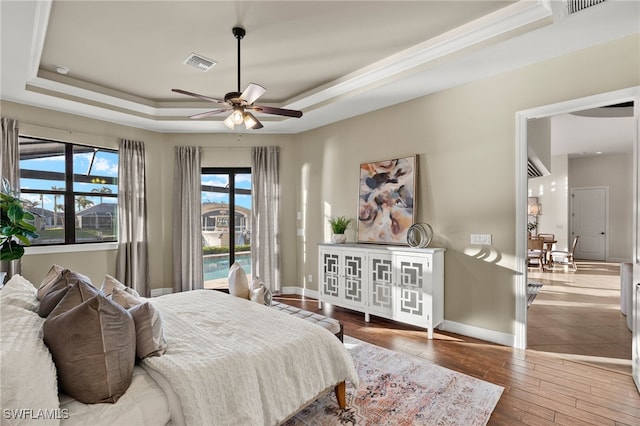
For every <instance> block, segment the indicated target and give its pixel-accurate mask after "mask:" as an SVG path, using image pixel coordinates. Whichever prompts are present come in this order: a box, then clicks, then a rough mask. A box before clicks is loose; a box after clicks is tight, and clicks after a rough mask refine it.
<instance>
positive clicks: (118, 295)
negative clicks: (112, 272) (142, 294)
mask: <svg viewBox="0 0 640 426" xmlns="http://www.w3.org/2000/svg"><path fill="white" fill-rule="evenodd" d="M111 300H113V301H114V302H116V303H117V304H118V305H120V306H122V307H123V308H125V309H129V308H132V307H134V306H136V305H140V304H142V303H144V302H145V301H144V300H142V299H141V298H139V297H135V296H134V295H133V294H131V293H129V292H127V291H125V290H120V289H118V288H114V289H113V291H112V293H111Z"/></svg>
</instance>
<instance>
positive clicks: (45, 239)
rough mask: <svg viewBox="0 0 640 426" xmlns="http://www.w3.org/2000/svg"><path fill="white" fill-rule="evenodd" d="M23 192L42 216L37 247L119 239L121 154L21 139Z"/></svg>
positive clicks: (38, 221)
mask: <svg viewBox="0 0 640 426" xmlns="http://www.w3.org/2000/svg"><path fill="white" fill-rule="evenodd" d="M19 149H20V192H21V198H22V199H24V200H26V201H27V210H28V211H30V212H31V213H33V215H34V216H35V217H36V219H35V226H36V228H37V229H38V234H39V237H38V238H37V239H36V240H34V241H32V244H33V245H50V244H76V243H95V242H104V241H117V238H118V218H117V216H118V214H117V206H118V152H117V151H115V150H111V149H104V148H96V147H90V146H84V145H78V144H72V143H65V142H57V141H51V140H44V139H36V138H30V137H25V136H20V138H19Z"/></svg>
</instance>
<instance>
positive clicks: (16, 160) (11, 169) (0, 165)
mask: <svg viewBox="0 0 640 426" xmlns="http://www.w3.org/2000/svg"><path fill="white" fill-rule="evenodd" d="M1 121H2V141H1V142H0V182H1V181H2V178H3V177H4V178H6V179H7V180H8V181H9V185H11V189H14V190H19V189H20V153H19V151H18V122H17V121H16V120H13V119H11V118H5V117H2V119H1Z"/></svg>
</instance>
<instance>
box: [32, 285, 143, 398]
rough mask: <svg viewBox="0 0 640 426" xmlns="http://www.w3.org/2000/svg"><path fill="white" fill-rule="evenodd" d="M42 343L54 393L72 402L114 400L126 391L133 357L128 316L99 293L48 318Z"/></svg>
mask: <svg viewBox="0 0 640 426" xmlns="http://www.w3.org/2000/svg"><path fill="white" fill-rule="evenodd" d="M65 297H66V296H65ZM70 297H71V296H70ZM61 303H64V300H62V301H61ZM60 310H62V308H61V309H60ZM44 342H45V343H46V344H47V346H48V347H49V350H50V351H51V354H52V355H53V361H54V362H55V365H56V368H57V370H58V381H59V385H60V390H61V391H62V392H64V393H66V394H68V395H69V396H71V397H73V398H75V399H77V400H78V401H80V402H83V403H85V404H94V403H101V402H116V401H117V400H118V398H120V396H122V394H123V393H125V391H126V390H127V388H128V387H129V384H130V383H131V378H132V375H133V367H134V363H135V355H136V332H135V327H134V323H133V318H131V315H130V314H129V313H128V312H127V311H126V310H124V309H123V308H122V307H121V306H119V305H117V304H116V303H113V302H112V301H111V300H109V299H107V298H106V297H104V296H103V295H102V294H97V295H96V296H94V297H92V298H91V299H89V300H87V301H85V302H83V303H82V304H80V305H77V306H75V307H74V308H71V309H70V310H68V311H66V312H56V315H55V316H50V317H48V318H47V319H46V321H45V322H44Z"/></svg>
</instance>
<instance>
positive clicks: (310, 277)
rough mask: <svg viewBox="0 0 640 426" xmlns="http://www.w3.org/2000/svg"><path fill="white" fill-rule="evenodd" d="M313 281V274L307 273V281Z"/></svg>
mask: <svg viewBox="0 0 640 426" xmlns="http://www.w3.org/2000/svg"><path fill="white" fill-rule="evenodd" d="M312 281H313V275H311V274H309V275H307V282H308V283H310V282H312Z"/></svg>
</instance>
